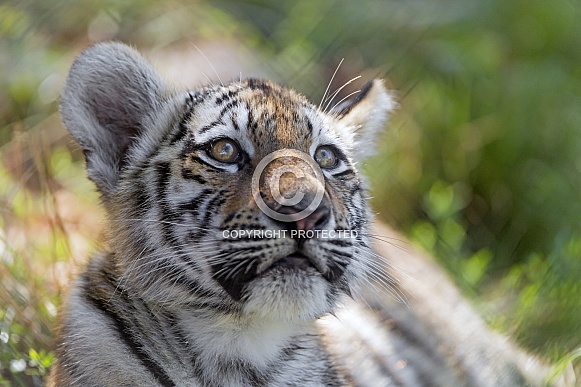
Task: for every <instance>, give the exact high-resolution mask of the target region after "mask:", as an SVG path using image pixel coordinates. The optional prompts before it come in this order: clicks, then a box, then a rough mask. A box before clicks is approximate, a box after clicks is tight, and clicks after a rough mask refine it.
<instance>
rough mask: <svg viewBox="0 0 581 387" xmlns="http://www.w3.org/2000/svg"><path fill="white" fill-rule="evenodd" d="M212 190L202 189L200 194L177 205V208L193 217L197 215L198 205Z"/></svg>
mask: <svg viewBox="0 0 581 387" xmlns="http://www.w3.org/2000/svg"><path fill="white" fill-rule="evenodd" d="M212 192H214V191H213V190H211V189H204V190H202V192H200V194H199V195H198V196H196V197H194V198H192V199H190V200H188V201H187V202H185V203H182V204H180V205H179V209H180V210H182V211H186V212H188V213H190V214H191V215H192V216H193V217H197V216H198V214H199V210H200V206H201V204H202V202H203V201H204V200H206V198H207V197H208V196H209V195H211V194H212Z"/></svg>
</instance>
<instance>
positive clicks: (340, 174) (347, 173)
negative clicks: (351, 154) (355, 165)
mask: <svg viewBox="0 0 581 387" xmlns="http://www.w3.org/2000/svg"><path fill="white" fill-rule="evenodd" d="M354 174H355V172H354V171H352V170H351V169H346V170H344V171H343V172H339V173H336V174H334V175H332V176H333V177H343V176H348V175H354Z"/></svg>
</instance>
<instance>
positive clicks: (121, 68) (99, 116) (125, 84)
mask: <svg viewBox="0 0 581 387" xmlns="http://www.w3.org/2000/svg"><path fill="white" fill-rule="evenodd" d="M165 93H166V87H165V85H164V82H163V81H162V79H161V77H160V76H159V75H158V74H157V73H156V71H155V70H154V69H153V67H152V66H151V65H150V64H149V63H148V62H147V61H146V60H145V59H144V58H143V57H142V56H141V55H139V54H138V53H137V52H136V51H134V50H133V49H131V48H129V47H128V46H126V45H124V44H121V43H101V44H97V45H95V46H93V47H91V48H89V49H88V50H86V51H85V52H83V53H82V54H81V55H79V56H78V57H77V58H76V59H75V61H74V63H73V65H72V67H71V69H70V71H69V75H68V78H67V80H66V83H65V87H64V89H63V92H62V99H61V106H60V113H61V116H62V119H63V122H64V124H65V126H66V127H67V129H68V131H69V132H70V133H71V134H72V135H73V137H74V138H75V140H76V141H77V142H78V143H79V144H80V145H81V147H82V148H83V151H84V153H85V157H86V161H87V173H88V175H89V178H90V179H91V180H93V181H94V182H95V184H96V185H97V188H98V189H99V191H100V192H101V193H102V194H103V195H104V196H105V197H106V196H107V195H108V194H109V193H111V192H112V191H113V190H114V189H115V186H116V183H117V180H118V178H119V173H120V171H121V169H122V168H123V166H124V163H125V162H126V161H127V160H126V153H127V150H128V149H129V147H130V146H131V144H132V143H133V142H134V141H135V139H137V138H139V137H140V136H141V135H143V133H144V131H145V127H146V125H147V120H148V119H149V117H152V116H153V115H154V114H155V113H156V111H158V110H159V109H160V106H161V104H162V100H163V98H164V95H165Z"/></svg>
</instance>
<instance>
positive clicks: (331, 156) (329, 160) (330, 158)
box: [315, 146, 339, 168]
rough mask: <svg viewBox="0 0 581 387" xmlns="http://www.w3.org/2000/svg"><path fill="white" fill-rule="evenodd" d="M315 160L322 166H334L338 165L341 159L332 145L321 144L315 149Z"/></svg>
mask: <svg viewBox="0 0 581 387" xmlns="http://www.w3.org/2000/svg"><path fill="white" fill-rule="evenodd" d="M315 161H316V162H317V163H318V164H319V165H320V166H321V168H333V167H335V166H337V163H338V162H339V159H338V158H337V155H336V154H335V151H334V150H333V148H332V147H330V146H320V147H318V148H317V150H316V151H315Z"/></svg>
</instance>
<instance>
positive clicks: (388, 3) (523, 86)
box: [0, 0, 581, 385]
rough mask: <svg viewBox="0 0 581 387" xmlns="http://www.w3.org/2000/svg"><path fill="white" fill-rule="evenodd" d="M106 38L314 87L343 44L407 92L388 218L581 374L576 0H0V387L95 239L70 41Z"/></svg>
mask: <svg viewBox="0 0 581 387" xmlns="http://www.w3.org/2000/svg"><path fill="white" fill-rule="evenodd" d="M110 39H115V40H121V41H124V42H126V43H129V44H132V45H134V46H136V47H137V48H138V49H140V50H141V51H143V52H144V53H145V54H146V56H149V57H150V58H151V59H152V60H153V62H154V63H155V64H156V66H157V67H158V68H159V69H160V71H161V72H162V73H164V74H166V75H168V77H169V78H170V79H171V80H173V81H175V82H176V83H178V82H183V81H186V83H189V86H190V87H192V88H193V87H196V86H199V85H200V84H201V83H205V82H208V80H207V79H206V77H208V78H210V79H212V80H216V78H217V75H216V74H215V73H214V71H213V70H212V69H211V68H210V67H209V65H208V62H211V63H212V64H213V65H214V67H215V68H216V72H217V73H218V74H219V76H220V77H221V78H222V79H224V80H229V79H236V78H238V77H239V76H242V77H246V76H249V75H253V76H262V77H269V78H272V79H274V80H275V81H279V82H283V83H285V84H287V85H289V86H291V87H293V88H295V89H297V90H298V91H299V92H301V93H303V94H305V95H307V96H308V97H309V98H311V100H313V101H314V102H317V103H318V102H319V101H320V99H321V97H322V95H323V92H324V90H325V88H326V87H327V83H328V81H329V80H330V79H331V75H332V74H333V72H334V71H335V68H336V67H337V65H338V63H339V62H340V61H341V59H342V58H344V62H343V65H342V66H341V68H340V69H339V71H338V73H337V76H336V78H335V80H334V81H333V84H332V86H331V89H336V88H337V87H339V86H341V85H342V84H343V83H344V82H346V81H347V80H349V79H350V78H352V77H354V76H357V75H362V78H361V79H360V80H359V81H357V82H354V84H353V88H349V87H347V88H346V89H345V92H344V93H342V95H343V96H344V95H347V94H348V93H349V92H351V91H353V90H356V89H357V87H361V86H362V84H363V83H364V82H365V81H366V80H369V79H371V78H373V77H381V78H384V79H385V80H386V83H387V85H388V86H389V87H390V88H392V89H394V90H396V91H397V99H398V101H399V103H400V107H399V110H398V111H397V112H396V113H395V115H394V116H393V118H392V121H391V125H390V126H389V129H388V130H386V131H385V133H384V134H383V135H382V137H381V141H380V142H379V144H378V147H379V154H378V155H377V156H376V157H374V158H373V159H372V160H371V161H370V162H369V163H368V165H366V166H365V169H366V170H367V172H368V174H369V175H370V177H371V179H370V180H371V182H372V187H373V196H374V199H373V201H374V206H375V209H376V210H377V212H378V213H379V217H380V218H382V219H383V220H385V221H387V222H388V223H390V224H392V225H394V226H395V227H396V228H397V229H399V230H401V231H403V232H404V233H405V234H406V235H407V236H408V237H409V238H410V239H412V240H413V241H414V242H415V243H416V244H418V245H419V246H421V247H422V248H423V249H425V250H427V251H428V252H430V253H431V254H432V255H433V256H434V257H436V259H438V260H439V262H440V263H441V264H442V265H443V266H444V267H445V268H446V269H447V270H448V272H449V273H450V275H451V277H452V278H453V279H454V280H455V281H456V283H457V284H458V285H459V287H460V288H461V289H462V290H463V292H464V294H466V295H467V297H469V298H470V299H471V300H472V301H473V303H474V305H475V306H476V307H477V309H478V310H479V311H480V312H481V314H482V315H483V316H484V318H485V319H486V320H487V321H488V323H489V324H490V325H491V326H492V327H493V328H494V329H497V330H498V331H500V332H503V333H506V334H508V335H510V336H512V337H513V338H514V339H515V340H516V341H517V342H518V343H519V344H520V345H521V346H523V347H524V348H526V349H527V350H529V351H531V352H535V353H538V354H540V355H542V356H545V357H547V358H548V359H550V360H551V361H553V362H555V363H556V364H557V365H558V369H562V368H563V367H565V366H568V365H570V364H573V366H574V367H575V369H576V374H577V377H578V378H581V376H580V375H581V372H579V368H580V364H579V363H580V361H579V358H580V357H581V124H580V123H581V3H580V2H579V1H578V0H569V1H567V0H551V1H545V0H512V1H510V0H509V1H507V0H478V1H476V0H465V1H434V0H431V1H430V0H424V1H416V0H408V1H396V0H383V1H379V0H377V1H374V0H365V1H357V2H355V1H338V0H322V1H312V0H290V1H284V2H283V1H275V0H270V1H266V0H263V1H260V0H257V1H233V0H232V1H225V0H224V1H201V0H199V1H188V2H186V1H177V0H173V1H172V0H170V1H164V2H156V1H143V0H140V1H137V0H129V1H123V2H120V1H112V0H109V1H106V0H103V1H84V2H80V1H72V0H61V1H54V2H48V1H30V0H29V1H25V0H22V1H7V2H6V1H4V2H2V3H1V4H0V146H1V148H0V149H1V154H0V159H1V163H0V205H1V207H0V209H1V218H0V222H1V223H0V224H1V226H2V227H1V228H0V276H1V280H2V284H1V288H0V385H10V384H11V383H13V384H15V385H40V384H41V383H42V382H41V381H42V377H43V375H44V374H45V373H46V370H47V368H48V367H49V366H50V363H51V362H52V359H53V357H52V353H51V333H50V332H51V330H52V329H53V326H54V322H55V314H56V311H57V308H58V306H59V299H60V292H61V291H62V289H64V288H65V287H66V284H67V278H68V277H69V275H70V273H71V270H73V268H74V267H75V266H76V265H78V263H79V262H81V260H82V259H83V257H84V256H86V255H87V252H88V251H92V250H94V248H95V245H96V241H95V239H96V237H95V235H98V234H99V230H100V229H101V226H102V225H101V224H100V223H99V222H100V219H101V213H100V212H99V211H100V210H99V209H98V207H97V197H96V195H95V193H94V192H93V188H92V186H91V184H90V183H89V182H88V181H87V180H86V179H85V177H84V171H83V165H82V157H81V153H80V152H79V151H78V149H77V148H76V147H75V146H74V144H73V143H72V140H71V139H70V138H69V137H68V136H67V135H66V133H65V131H64V129H63V127H62V125H61V124H60V121H59V117H58V114H57V109H58V98H59V92H60V89H61V87H62V83H63V80H64V77H65V76H66V73H67V70H68V67H69V66H70V63H71V62H72V59H73V58H74V56H75V55H76V54H78V53H79V52H80V51H81V50H82V49H84V48H86V47H87V46H89V45H90V44H91V43H94V42H96V41H99V40H110ZM201 52H203V54H201ZM204 55H205V56H206V57H207V58H208V60H207V61H206V59H205V58H203V56H204ZM240 73H241V74H240ZM340 98H341V96H339V97H338V98H337V99H336V100H337V101H338V100H339V99H340Z"/></svg>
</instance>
